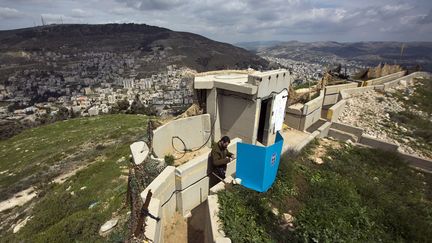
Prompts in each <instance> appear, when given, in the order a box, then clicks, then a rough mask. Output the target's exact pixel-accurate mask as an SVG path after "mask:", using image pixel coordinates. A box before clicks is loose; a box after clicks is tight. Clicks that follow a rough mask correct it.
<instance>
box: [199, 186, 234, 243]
mask: <svg viewBox="0 0 432 243" xmlns="http://www.w3.org/2000/svg"><path fill="white" fill-rule="evenodd" d="M207 204H208V207H207V212H206V213H207V217H206V218H207V222H206V224H207V227H206V232H205V236H206V237H205V242H209V243H213V242H214V243H230V242H231V239H230V238H227V237H226V236H225V232H224V231H223V230H222V225H221V222H220V219H219V216H218V215H219V203H218V196H217V195H210V196H208V199H207Z"/></svg>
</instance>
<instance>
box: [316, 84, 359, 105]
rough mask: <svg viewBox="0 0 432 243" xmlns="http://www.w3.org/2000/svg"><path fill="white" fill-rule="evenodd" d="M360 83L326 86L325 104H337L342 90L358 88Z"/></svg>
mask: <svg viewBox="0 0 432 243" xmlns="http://www.w3.org/2000/svg"><path fill="white" fill-rule="evenodd" d="M358 85H359V84H358V83H347V84H338V85H331V86H327V87H325V91H324V101H323V106H328V105H334V104H336V103H337V102H338V100H339V93H340V91H341V90H344V89H352V88H356V87H358Z"/></svg>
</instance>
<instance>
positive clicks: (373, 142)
mask: <svg viewBox="0 0 432 243" xmlns="http://www.w3.org/2000/svg"><path fill="white" fill-rule="evenodd" d="M359 142H360V143H361V144H364V145H367V146H369V147H372V148H377V149H382V150H387V151H392V152H396V151H397V150H398V147H399V146H398V145H396V144H394V143H388V142H384V141H382V140H379V139H376V138H373V137H371V136H368V135H366V134H363V135H362V136H361V138H360V141H359Z"/></svg>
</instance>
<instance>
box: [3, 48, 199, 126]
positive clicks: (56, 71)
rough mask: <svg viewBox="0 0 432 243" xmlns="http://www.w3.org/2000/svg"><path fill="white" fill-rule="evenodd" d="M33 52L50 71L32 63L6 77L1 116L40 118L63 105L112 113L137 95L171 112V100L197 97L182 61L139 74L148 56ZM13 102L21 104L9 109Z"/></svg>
mask: <svg viewBox="0 0 432 243" xmlns="http://www.w3.org/2000/svg"><path fill="white" fill-rule="evenodd" d="M30 56H31V58H32V60H34V61H36V63H43V64H46V65H45V67H44V68H43V70H44V71H42V69H39V68H38V67H37V66H35V65H31V67H29V68H28V69H25V70H23V69H21V70H18V71H16V72H15V73H13V74H11V75H9V77H8V78H7V79H6V80H3V81H4V82H3V84H0V102H1V105H0V119H12V120H20V119H22V118H25V117H27V118H29V119H35V118H36V117H37V116H40V115H44V114H46V113H47V112H50V113H56V112H57V111H58V110H59V108H61V107H65V108H67V109H68V110H69V111H71V112H73V113H75V114H77V113H79V114H80V115H83V116H87V115H89V116H94V115H98V114H100V113H109V112H110V111H111V109H112V107H113V106H114V105H115V104H116V103H117V102H119V101H122V100H127V101H128V102H129V104H132V102H133V101H134V100H136V99H139V100H140V101H141V103H142V104H144V105H146V106H149V105H154V106H157V108H158V109H159V111H161V112H162V111H163V110H165V111H164V112H165V113H169V112H170V108H171V106H187V105H190V104H191V103H192V102H193V87H192V85H193V84H192V82H193V80H192V79H191V78H187V77H186V76H185V73H187V72H190V70H189V69H186V68H179V67H177V66H176V65H169V66H167V68H166V70H165V71H163V72H159V73H157V74H153V75H148V76H147V77H143V76H144V75H138V74H137V73H139V70H140V62H142V61H143V60H139V59H136V58H134V57H131V56H128V55H127V54H115V53H110V52H102V53H100V52H98V53H92V52H90V53H82V54H73V55H64V54H58V53H55V52H46V53H43V54H40V53H36V54H32V55H30ZM65 60H67V63H64V62H65ZM147 61H148V60H147ZM62 62H63V63H62ZM60 64H61V66H60ZM0 83H2V82H0ZM10 104H18V105H17V106H16V109H10V108H9V109H8V106H10Z"/></svg>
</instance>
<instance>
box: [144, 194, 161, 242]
mask: <svg viewBox="0 0 432 243" xmlns="http://www.w3.org/2000/svg"><path fill="white" fill-rule="evenodd" d="M160 203H161V202H160V200H159V199H157V198H152V199H151V200H150V204H149V206H148V211H149V212H150V213H151V214H152V215H154V216H156V217H160V218H161V220H159V221H156V220H154V219H152V218H150V217H146V219H145V223H146V228H145V232H144V235H145V236H146V237H147V239H149V240H151V241H152V242H161V241H163V239H162V236H163V233H162V231H163V226H162V225H163V224H162V223H163V217H162V214H161V208H160Z"/></svg>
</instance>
